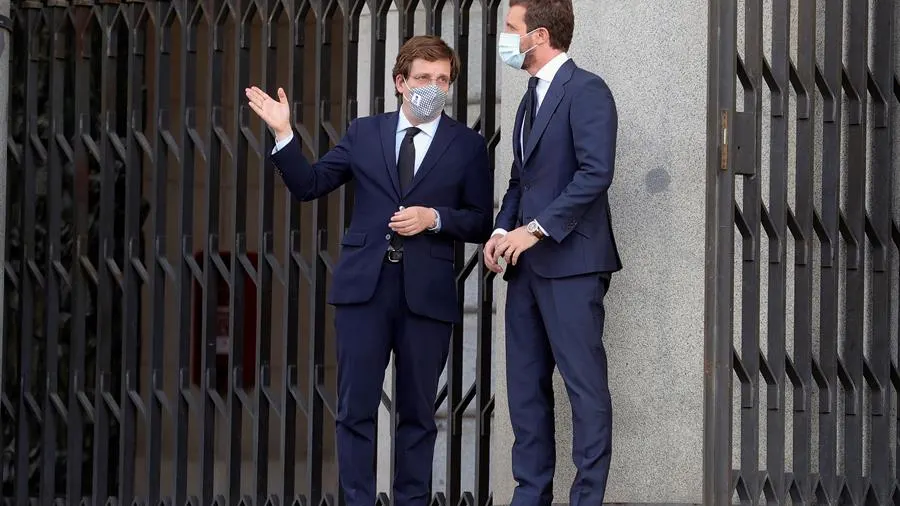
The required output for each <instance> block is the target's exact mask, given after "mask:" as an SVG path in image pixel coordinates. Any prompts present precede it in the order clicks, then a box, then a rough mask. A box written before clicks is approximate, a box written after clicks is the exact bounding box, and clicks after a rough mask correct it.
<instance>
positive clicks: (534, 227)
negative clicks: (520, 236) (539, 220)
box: [525, 221, 537, 232]
mask: <svg viewBox="0 0 900 506" xmlns="http://www.w3.org/2000/svg"><path fill="white" fill-rule="evenodd" d="M525 230H527V231H529V232H534V231H535V230H537V227H536V226H534V222H533V221H532V222H531V223H529V224H528V225H527V226H526V227H525Z"/></svg>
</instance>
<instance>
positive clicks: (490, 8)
mask: <svg viewBox="0 0 900 506" xmlns="http://www.w3.org/2000/svg"><path fill="white" fill-rule="evenodd" d="M499 7H500V0H482V1H481V34H482V35H481V41H482V42H481V61H482V76H481V114H480V117H479V123H480V125H481V135H482V136H483V137H484V139H485V142H486V143H487V149H488V155H489V157H490V160H491V170H492V171H493V170H494V162H495V158H494V150H495V148H496V146H497V142H498V141H499V139H500V130H501V129H500V127H499V126H498V125H497V65H496V60H497V58H496V57H495V55H496V54H497V21H498V19H497V17H498V10H499ZM479 254H481V253H479ZM478 264H479V267H478V276H479V283H478V306H479V307H478V330H477V332H478V335H477V337H476V357H475V381H476V390H477V392H476V396H475V406H476V409H477V414H476V418H475V432H476V433H475V438H476V439H475V487H474V488H475V490H474V491H473V492H474V496H475V504H476V506H487V505H488V504H489V503H490V502H491V480H490V467H491V453H490V452H491V420H492V415H493V407H494V393H493V392H492V390H491V371H492V361H491V358H492V346H491V345H492V343H493V340H492V339H491V337H492V334H493V312H494V292H493V280H494V277H495V276H494V273H493V272H491V271H489V270H488V269H487V268H486V267H485V266H484V262H483V261H481V258H479V262H478Z"/></svg>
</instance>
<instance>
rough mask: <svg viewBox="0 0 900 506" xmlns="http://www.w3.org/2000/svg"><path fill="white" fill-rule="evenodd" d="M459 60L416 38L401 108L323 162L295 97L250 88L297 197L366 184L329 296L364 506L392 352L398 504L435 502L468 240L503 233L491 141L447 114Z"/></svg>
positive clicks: (341, 444)
mask: <svg viewBox="0 0 900 506" xmlns="http://www.w3.org/2000/svg"><path fill="white" fill-rule="evenodd" d="M458 72H459V59H458V57H457V55H456V54H455V53H454V51H453V50H452V49H451V48H450V47H449V46H448V45H447V44H446V43H444V41H442V40H441V39H439V38H437V37H431V36H421V37H413V38H411V39H410V40H409V41H408V42H406V43H405V44H404V45H403V47H401V48H400V51H399V54H398V55H397V60H396V63H395V65H394V69H393V77H394V85H395V87H396V93H397V95H398V97H402V106H401V108H400V111H398V112H392V113H386V114H378V115H375V116H369V117H363V118H358V119H356V120H354V121H353V122H351V123H350V125H349V127H348V129H347V133H346V135H345V136H344V137H343V139H341V141H340V143H338V144H337V146H335V147H334V149H332V150H331V151H329V152H328V153H326V154H325V155H324V156H322V157H321V158H320V159H319V160H318V161H317V162H315V163H312V164H310V163H309V162H307V160H306V159H305V158H304V157H303V154H302V153H301V146H300V143H299V142H298V141H297V139H296V137H295V136H294V135H293V134H292V128H291V121H290V110H291V104H290V102H289V101H288V98H287V96H286V95H285V92H284V90H282V89H279V90H278V99H277V100H276V99H273V98H271V97H269V96H268V95H266V94H265V93H264V92H263V91H261V90H260V89H258V88H255V87H254V88H249V89H247V91H246V94H247V98H248V101H249V105H250V107H251V108H252V109H253V110H254V111H255V112H256V113H257V114H258V115H259V116H260V117H261V118H263V120H265V122H266V123H267V124H268V126H269V128H270V129H271V130H272V132H273V133H274V136H275V139H276V145H275V149H274V153H273V155H272V161H273V163H274V165H275V167H276V171H277V172H278V173H279V174H280V175H281V178H282V179H283V181H284V183H285V185H286V186H287V188H288V189H289V190H290V192H291V194H292V195H293V196H294V197H295V198H296V199H298V200H302V201H309V200H314V199H318V198H320V197H323V196H325V195H327V194H328V193H329V192H331V191H332V190H335V189H337V188H338V187H340V186H341V185H343V184H344V183H347V182H348V181H350V180H351V179H352V180H354V181H355V183H356V186H355V192H354V207H353V215H352V217H351V220H350V227H349V228H348V229H347V230H346V232H345V233H344V235H343V237H342V239H341V253H340V257H339V260H338V262H337V265H336V266H335V270H334V276H333V280H332V281H333V282H332V286H331V291H330V293H329V297H328V302H329V303H330V304H333V305H334V306H335V327H336V331H337V362H338V399H337V403H338V406H337V417H336V425H337V427H336V432H337V447H338V451H337V453H338V467H339V472H340V483H341V487H342V488H343V491H344V494H345V495H344V497H345V499H346V502H347V504H348V505H350V506H372V505H373V504H375V473H374V467H373V462H374V458H375V419H376V418H375V417H376V416H377V413H378V406H379V404H380V402H381V392H382V384H383V382H384V373H385V368H386V367H387V365H388V360H389V358H390V355H391V353H393V355H394V360H395V365H396V377H395V378H394V381H395V382H396V392H397V393H396V397H395V398H394V399H393V401H394V403H395V404H394V405H395V407H396V410H397V416H398V425H397V428H396V440H395V447H394V450H395V452H396V454H395V459H396V461H395V470H394V471H395V472H394V477H393V478H394V479H393V503H394V504H396V505H398V506H427V505H428V504H429V502H430V497H429V493H430V485H431V470H432V459H433V455H434V444H435V438H436V435H437V428H436V425H435V420H434V404H435V400H436V397H437V386H438V380H439V377H440V374H441V371H442V370H443V368H444V364H445V361H446V359H447V354H448V351H449V344H450V336H451V329H452V325H453V324H456V323H460V322H461V317H462V315H461V314H460V309H459V301H458V298H457V292H456V276H455V271H454V264H453V259H454V245H455V243H456V242H470V243H478V244H481V243H483V242H484V241H486V240H487V239H488V237H489V236H490V232H491V225H492V224H491V217H492V211H493V176H492V174H491V168H490V165H489V159H488V152H487V148H486V146H485V142H484V139H483V138H482V137H481V135H479V134H478V133H477V132H475V131H473V130H472V129H470V128H468V127H467V126H466V125H464V124H462V123H459V122H457V121H455V120H453V119H452V118H450V117H448V116H447V115H445V114H444V113H443V107H444V103H445V101H446V99H447V93H448V90H449V87H450V85H451V84H452V83H453V81H454V80H455V79H456V76H457V74H458Z"/></svg>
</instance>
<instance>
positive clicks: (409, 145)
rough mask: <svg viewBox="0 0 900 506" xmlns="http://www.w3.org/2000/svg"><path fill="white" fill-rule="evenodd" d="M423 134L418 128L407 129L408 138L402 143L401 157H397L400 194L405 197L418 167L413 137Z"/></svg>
mask: <svg viewBox="0 0 900 506" xmlns="http://www.w3.org/2000/svg"><path fill="white" fill-rule="evenodd" d="M419 132H421V130H419V129H418V128H416V127H409V128H407V129H406V136H405V137H403V141H402V142H400V156H398V157H397V171H398V173H399V175H400V194H401V195H405V194H406V190H407V189H408V188H409V185H410V183H412V180H413V173H414V172H415V166H416V146H415V144H413V137H415V136H416V134H418V133H419Z"/></svg>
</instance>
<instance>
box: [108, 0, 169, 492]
mask: <svg viewBox="0 0 900 506" xmlns="http://www.w3.org/2000/svg"><path fill="white" fill-rule="evenodd" d="M144 8H145V7H144V4H143V3H137V2H134V3H128V4H126V5H124V6H123V7H122V9H123V15H124V16H125V19H126V20H127V21H126V23H127V27H128V28H129V29H128V30H127V32H126V33H125V34H120V36H121V35H124V36H125V37H126V39H125V42H126V48H125V49H126V51H127V53H126V54H124V55H122V57H123V58H124V59H123V60H120V61H119V62H118V67H119V70H122V69H123V67H124V70H125V73H124V74H125V75H127V76H128V84H127V90H126V97H125V98H126V100H127V102H126V103H125V111H123V112H124V113H125V114H126V115H127V116H126V117H125V118H122V119H124V121H125V124H126V126H125V136H126V137H125V148H126V157H127V159H126V161H125V223H124V237H122V238H121V241H122V243H121V246H123V247H121V249H120V250H119V249H118V248H117V250H119V251H122V252H123V254H122V256H121V257H119V258H121V261H122V265H121V270H122V273H123V291H124V312H123V316H122V322H121V323H122V334H121V340H122V358H121V360H122V362H121V364H122V396H121V405H122V433H121V439H122V444H121V455H120V460H119V465H120V466H122V473H123V478H124V479H123V481H122V484H123V485H122V490H123V493H122V494H121V496H120V497H119V499H120V500H121V501H122V502H125V503H130V502H132V500H133V495H134V481H135V466H136V453H137V452H136V447H137V422H138V420H137V418H138V415H140V416H141V417H143V413H144V408H143V406H144V404H145V401H144V400H143V399H141V397H140V387H139V383H140V337H141V331H140V327H139V318H140V290H141V282H140V278H139V271H138V265H140V263H141V255H142V250H141V248H140V234H141V230H140V227H141V203H142V202H141V201H142V195H141V179H142V172H143V170H142V168H143V167H142V163H141V162H142V153H141V151H140V146H139V145H138V144H137V139H136V137H135V129H142V128H143V115H142V110H141V102H142V95H143V94H142V89H141V88H142V86H143V83H144V48H143V43H144V40H143V38H144V32H143V27H142V26H137V25H138V23H141V17H142V13H143V10H144ZM119 75H122V73H119ZM117 186H118V185H117ZM116 234H117V235H118V231H117V233H116ZM117 239H118V237H117ZM149 391H150V392H151V396H152V393H153V388H152V384H151V389H150V390H149ZM149 490H150V491H151V492H150V493H151V496H152V497H153V500H152V501H151V502H152V503H156V501H157V500H158V499H157V498H156V497H157V493H158V490H159V487H158V486H151V487H149Z"/></svg>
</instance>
